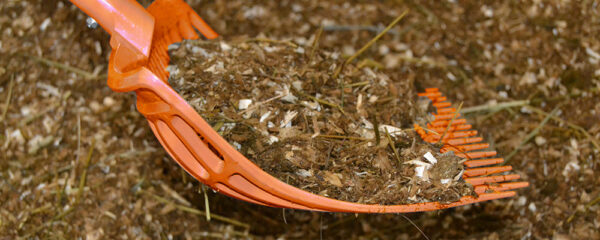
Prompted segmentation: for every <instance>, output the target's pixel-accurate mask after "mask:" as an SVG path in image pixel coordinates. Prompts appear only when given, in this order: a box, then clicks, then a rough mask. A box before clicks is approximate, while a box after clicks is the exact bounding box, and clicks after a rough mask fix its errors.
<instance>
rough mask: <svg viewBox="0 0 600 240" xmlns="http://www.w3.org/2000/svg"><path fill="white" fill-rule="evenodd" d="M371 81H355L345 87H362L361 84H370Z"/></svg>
mask: <svg viewBox="0 0 600 240" xmlns="http://www.w3.org/2000/svg"><path fill="white" fill-rule="evenodd" d="M369 83H371V82H369V81H362V82H355V83H351V84H347V85H344V88H353V87H360V86H364V85H369Z"/></svg>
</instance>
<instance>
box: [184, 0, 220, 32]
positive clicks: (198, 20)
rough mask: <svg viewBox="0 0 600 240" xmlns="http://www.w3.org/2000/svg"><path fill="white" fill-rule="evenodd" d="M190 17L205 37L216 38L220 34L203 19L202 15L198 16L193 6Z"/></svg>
mask: <svg viewBox="0 0 600 240" xmlns="http://www.w3.org/2000/svg"><path fill="white" fill-rule="evenodd" d="M189 18H190V21H191V22H192V25H194V27H195V28H196V29H198V31H200V33H202V35H203V36H204V37H205V38H208V39H215V38H217V37H218V36H219V35H218V34H217V33H216V32H215V31H214V30H213V29H212V28H211V27H210V26H208V24H206V22H204V20H202V18H201V17H200V16H198V14H197V13H196V12H195V11H194V10H191V8H190V12H189Z"/></svg>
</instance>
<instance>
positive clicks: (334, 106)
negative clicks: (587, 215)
mask: <svg viewBox="0 0 600 240" xmlns="http://www.w3.org/2000/svg"><path fill="white" fill-rule="evenodd" d="M292 89H293V91H294V92H297V93H298V94H299V95H301V96H303V97H306V98H309V99H311V100H313V101H315V102H318V103H320V104H323V105H327V106H330V107H333V108H337V109H338V110H340V112H342V114H344V115H346V112H345V111H344V109H343V108H342V107H341V106H340V105H337V104H335V103H331V102H328V101H326V100H323V99H320V98H317V97H313V96H311V95H308V94H306V93H304V92H301V91H298V90H296V89H294V88H292Z"/></svg>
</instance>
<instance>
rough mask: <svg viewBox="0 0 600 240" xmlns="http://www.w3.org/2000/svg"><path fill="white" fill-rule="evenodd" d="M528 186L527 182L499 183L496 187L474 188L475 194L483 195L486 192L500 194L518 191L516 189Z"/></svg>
mask: <svg viewBox="0 0 600 240" xmlns="http://www.w3.org/2000/svg"><path fill="white" fill-rule="evenodd" d="M528 186H529V183H528V182H509V183H500V184H497V185H480V186H476V187H475V192H476V193H477V194H483V193H485V192H486V191H493V192H502V191H507V190H513V189H518V188H525V187H528Z"/></svg>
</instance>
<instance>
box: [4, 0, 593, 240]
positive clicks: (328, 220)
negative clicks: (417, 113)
mask: <svg viewBox="0 0 600 240" xmlns="http://www.w3.org/2000/svg"><path fill="white" fill-rule="evenodd" d="M145 2H149V1H145ZM189 2H190V4H192V6H193V7H194V9H196V10H197V11H198V13H199V14H200V15H201V16H202V17H203V18H204V19H205V20H206V21H207V22H208V23H209V24H211V25H212V26H214V27H215V28H216V30H217V31H218V32H219V33H220V34H221V35H222V36H223V38H224V39H223V40H225V41H234V40H235V39H229V37H228V36H241V35H246V36H247V37H248V38H256V37H263V38H269V39H278V40H288V41H292V42H295V43H296V44H298V45H301V46H302V47H304V48H305V50H307V51H308V50H309V49H310V42H311V39H305V38H304V37H297V36H311V35H312V34H313V33H314V32H316V31H317V29H318V28H319V26H320V25H326V26H327V27H325V31H324V32H323V35H322V41H321V42H320V43H321V45H320V48H321V49H339V47H340V46H341V47H342V57H347V56H348V55H350V54H352V53H353V52H355V51H356V48H357V47H359V46H362V45H364V44H365V43H366V42H367V41H369V40H370V39H372V38H373V36H374V35H375V34H376V33H375V32H374V31H373V30H375V31H377V30H378V29H379V30H380V29H381V28H382V27H383V26H385V25H386V24H388V23H389V22H391V21H392V20H393V19H394V18H396V17H397V16H398V15H399V14H400V13H401V12H402V11H403V10H405V9H411V12H410V13H409V15H407V17H406V18H405V19H404V20H403V21H402V22H401V23H400V24H399V25H398V26H397V27H395V28H393V29H392V31H391V32H390V33H389V34H387V35H386V36H384V37H383V38H382V39H380V40H379V41H378V42H377V44H376V45H375V46H374V47H373V48H371V49H370V50H369V51H367V52H366V53H365V54H363V55H362V56H361V58H359V59H357V63H358V62H359V61H362V60H363V59H371V60H373V61H377V62H379V63H381V64H382V65H383V66H384V68H383V69H381V70H380V71H382V72H383V73H385V74H386V75H388V76H390V78H391V79H414V84H415V85H416V86H417V87H418V88H420V87H440V88H441V89H442V91H443V92H444V94H446V95H449V98H450V99H451V100H453V102H456V103H458V102H460V101H463V102H464V105H463V108H464V109H468V108H469V107H471V106H477V105H481V104H488V103H502V102H510V101H515V100H526V99H530V100H531V105H532V106H534V107H536V108H539V109H541V110H542V111H543V112H546V113H549V112H551V111H552V110H553V109H554V108H557V107H558V109H559V111H558V112H557V115H556V116H557V118H556V119H558V120H555V119H553V120H550V121H548V123H547V124H546V125H544V126H543V127H542V128H541V129H540V131H539V133H538V134H537V135H536V136H534V137H533V138H532V139H531V140H530V141H528V142H526V143H524V144H521V143H522V142H523V140H524V139H525V137H526V136H527V135H528V134H529V133H530V132H531V131H533V130H534V129H535V128H536V127H538V126H539V124H540V122H541V121H542V120H543V119H544V117H545V115H543V114H542V113H539V112H536V111H532V110H531V109H529V108H525V107H523V106H518V107H511V108H504V109H502V110H500V111H490V110H486V111H477V112H473V113H471V114H469V115H467V118H468V119H469V121H470V122H471V123H473V124H474V125H475V128H476V129H477V130H479V131H480V132H481V134H482V135H483V136H484V137H485V139H486V141H488V142H490V143H491V144H492V145H493V147H494V148H495V149H497V150H498V152H499V153H501V154H502V155H504V156H506V155H508V154H509V153H510V152H512V151H513V150H514V149H516V148H517V147H518V146H521V148H520V150H519V151H518V152H517V154H515V155H514V156H513V157H512V158H511V160H510V161H509V163H508V164H509V165H512V166H513V167H514V169H515V170H514V171H515V172H517V173H519V174H520V175H521V176H522V177H523V178H524V180H526V181H529V182H530V183H531V186H530V187H529V188H528V189H525V190H519V191H518V196H517V197H515V198H510V199H503V200H498V201H491V202H485V203H480V204H473V205H469V206H464V207H457V208H454V209H447V210H442V211H435V212H428V213H413V214H405V215H396V214H386V215H368V214H359V215H355V214H341V213H315V212H305V211H293V210H285V211H282V210H281V209H273V208H268V207H259V206H256V205H252V204H247V203H244V202H242V201H238V200H235V199H231V198H228V197H225V196H223V195H222V194H219V193H213V192H211V191H208V192H207V193H206V195H207V199H208V203H209V207H210V211H211V213H212V214H213V218H212V219H211V221H210V222H209V221H207V220H206V218H205V217H204V216H203V215H198V214H197V213H198V212H197V211H202V210H204V209H205V202H204V194H202V192H201V191H200V192H199V189H200V185H199V184H198V182H197V181H194V180H192V179H191V178H190V177H189V176H187V175H186V174H182V173H183V171H182V170H181V168H180V167H179V166H178V165H177V164H176V163H174V162H173V161H172V160H171V159H169V158H168V156H167V154H166V153H165V152H164V150H163V149H162V148H161V147H160V145H159V144H158V143H157V141H156V139H155V137H154V136H153V135H152V134H151V131H150V130H149V128H148V125H147V123H146V122H145V120H144V119H143V117H141V115H140V114H139V113H137V112H136V110H135V107H134V98H133V96H131V94H122V93H112V92H111V91H110V90H109V89H108V88H107V87H106V83H105V81H104V78H103V77H101V75H102V74H103V73H105V72H106V64H107V57H108V54H109V53H110V50H109V49H110V48H109V46H108V35H107V34H106V33H105V32H104V31H103V30H102V29H88V28H86V26H85V15H84V14H83V13H81V11H80V10H78V9H77V8H75V7H73V6H72V4H70V3H69V2H68V1H63V0H58V1H56V0H44V1H41V0H4V1H0V44H1V46H0V110H1V111H0V114H1V113H3V111H4V109H5V106H8V108H6V115H5V117H4V118H3V119H2V121H0V238H3V239H15V238H17V237H18V236H22V237H23V236H31V237H32V238H34V239H35V238H40V239H62V238H79V237H81V238H84V237H85V238H87V239H128V238H131V239H132V238H135V239H162V238H167V239H168V238H171V237H172V238H174V239H195V238H196V239H206V238H256V239H277V238H289V239H300V238H301V239H306V238H310V239H317V238H320V237H322V238H323V239H331V238H333V239H374V238H377V239H423V237H422V235H421V233H420V231H419V230H417V229H416V228H415V227H414V226H413V225H412V224H411V223H409V222H407V221H406V219H405V218H404V216H405V217H407V218H410V219H411V220H412V221H413V222H414V224H415V225H416V226H418V227H419V228H420V230H422V231H423V232H424V233H425V234H426V235H427V236H428V237H429V238H430V239H598V238H600V231H599V230H598V229H600V204H598V199H599V197H600V189H598V187H597V186H599V185H600V178H599V177H598V174H597V172H598V170H599V167H600V164H599V161H600V157H599V156H600V150H599V149H598V147H596V146H595V145H594V143H593V141H592V140H593V139H595V141H598V139H599V138H600V114H599V113H600V107H599V105H598V104H597V103H598V102H600V91H599V90H598V89H599V88H600V80H599V77H598V76H599V74H598V73H597V71H598V64H597V61H598V57H597V54H598V53H599V52H600V39H599V38H598V36H599V35H600V25H598V20H599V18H598V16H599V15H598V13H597V12H598V6H597V3H595V2H593V1H581V2H577V1H572V2H566V1H541V2H540V1H531V2H518V3H517V2H506V1H495V2H480V1H458V2H454V1H442V2H440V1H419V2H417V1H402V2H399V1H360V2H359V1H356V2H347V1H335V0H331V1H316V0H311V1H302V2H298V1H247V0H243V1H242V0H227V1H224V0H217V1H195V0H194V1H189ZM61 6H62V7H61ZM47 19H48V20H47ZM45 22H46V23H45ZM43 26H45V27H43ZM303 38H304V39H303ZM307 43H308V44H307ZM24 54H28V55H33V56H39V57H44V58H45V59H47V60H52V61H56V62H59V63H62V64H68V65H70V66H73V67H77V68H79V69H81V70H84V71H85V72H88V73H90V74H92V73H94V72H97V73H98V75H99V76H100V77H99V78H97V79H86V78H84V77H83V76H82V75H79V74H76V73H74V72H72V71H69V70H67V69H65V68H63V67H59V66H58V65H52V66H48V65H46V64H42V63H40V62H39V61H35V60H34V59H32V58H29V57H24V56H23V55H24ZM92 75H93V74H92ZM11 79H13V80H11ZM11 81H12V82H13V84H12V86H13V87H12V88H11V87H10V86H11V84H10V83H11ZM49 86H50V87H49ZM52 87H54V88H52ZM10 89H12V90H10ZM9 92H11V94H8V93H9ZM57 92H58V94H56V93H57ZM9 95H11V97H10V98H9ZM7 99H10V101H9V104H6V103H7ZM491 110H493V109H491ZM0 116H2V115H0ZM78 116H79V117H78ZM77 119H80V121H78V120H77ZM78 122H80V123H81V124H80V126H81V127H78ZM403 124H404V123H403ZM574 125H577V126H580V127H581V129H583V130H584V131H585V132H587V134H589V136H591V137H588V136H586V134H584V132H582V131H581V130H578V129H577V128H573V127H572V126H574ZM78 129H80V130H81V131H80V132H81V134H78ZM37 136H39V137H37ZM49 136H50V137H52V141H51V142H50V143H48V141H49V140H48V139H50V138H48V137H49ZM79 136H80V137H79ZM40 137H41V138H40ZM34 139H35V140H34ZM45 139H46V140H45ZM78 139H79V140H78ZM41 140H45V141H41ZM93 140H95V141H96V142H95V145H94V149H95V151H94V152H93V153H92V155H91V158H90V165H89V168H85V166H86V162H87V153H88V150H89V149H90V148H91V143H92V141H93ZM30 142H31V143H30ZM78 142H80V144H78ZM78 145H79V147H78ZM84 169H88V170H87V172H86V176H87V177H86V178H87V181H86V184H85V185H84V188H81V189H83V191H81V195H80V196H81V197H80V200H79V201H77V196H78V195H79V192H80V191H79V187H78V186H79V183H80V180H81V179H83V177H82V176H83V170H84ZM140 190H141V191H140ZM76 202H77V204H75V203H76ZM190 209H195V210H197V211H192V210H190ZM214 214H218V215H222V216H224V217H226V219H230V220H236V221H239V222H241V223H244V224H247V225H248V226H249V230H248V232H247V233H246V232H245V228H244V227H243V226H240V225H239V224H237V223H235V222H231V221H226V220H225V219H223V218H216V217H215V216H214Z"/></svg>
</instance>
